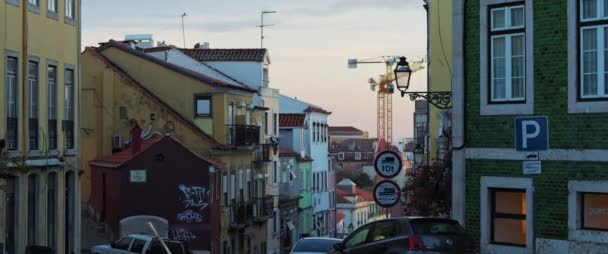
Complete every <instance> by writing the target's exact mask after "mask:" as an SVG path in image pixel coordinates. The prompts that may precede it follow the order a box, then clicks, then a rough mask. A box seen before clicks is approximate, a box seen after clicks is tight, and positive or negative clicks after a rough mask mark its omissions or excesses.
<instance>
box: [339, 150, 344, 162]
mask: <svg viewBox="0 0 608 254" xmlns="http://www.w3.org/2000/svg"><path fill="white" fill-rule="evenodd" d="M338 160H341V161H343V160H344V153H343V152H340V153H338Z"/></svg>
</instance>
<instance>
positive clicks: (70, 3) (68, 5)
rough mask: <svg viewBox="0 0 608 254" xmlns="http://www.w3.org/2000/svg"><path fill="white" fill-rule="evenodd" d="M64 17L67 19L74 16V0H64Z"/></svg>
mask: <svg viewBox="0 0 608 254" xmlns="http://www.w3.org/2000/svg"><path fill="white" fill-rule="evenodd" d="M65 17H66V18H69V19H75V18H76V5H75V1H74V0H65Z"/></svg>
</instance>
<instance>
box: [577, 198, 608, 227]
mask: <svg viewBox="0 0 608 254" xmlns="http://www.w3.org/2000/svg"><path fill="white" fill-rule="evenodd" d="M580 195H581V224H582V225H581V226H582V227H581V228H583V229H590V230H608V207H607V206H606V204H608V193H589V192H583V193H581V194H580Z"/></svg>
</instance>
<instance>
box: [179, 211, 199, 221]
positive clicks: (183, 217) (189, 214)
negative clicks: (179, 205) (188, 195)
mask: <svg viewBox="0 0 608 254" xmlns="http://www.w3.org/2000/svg"><path fill="white" fill-rule="evenodd" d="M177 221H179V222H185V223H201V222H203V216H202V215H201V214H199V213H197V212H194V211H192V210H186V211H184V212H181V213H178V214H177Z"/></svg>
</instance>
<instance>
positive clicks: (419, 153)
mask: <svg viewBox="0 0 608 254" xmlns="http://www.w3.org/2000/svg"><path fill="white" fill-rule="evenodd" d="M423 158H424V149H423V148H422V146H421V145H420V144H416V147H415V148H414V164H416V165H421V164H422V160H423Z"/></svg>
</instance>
